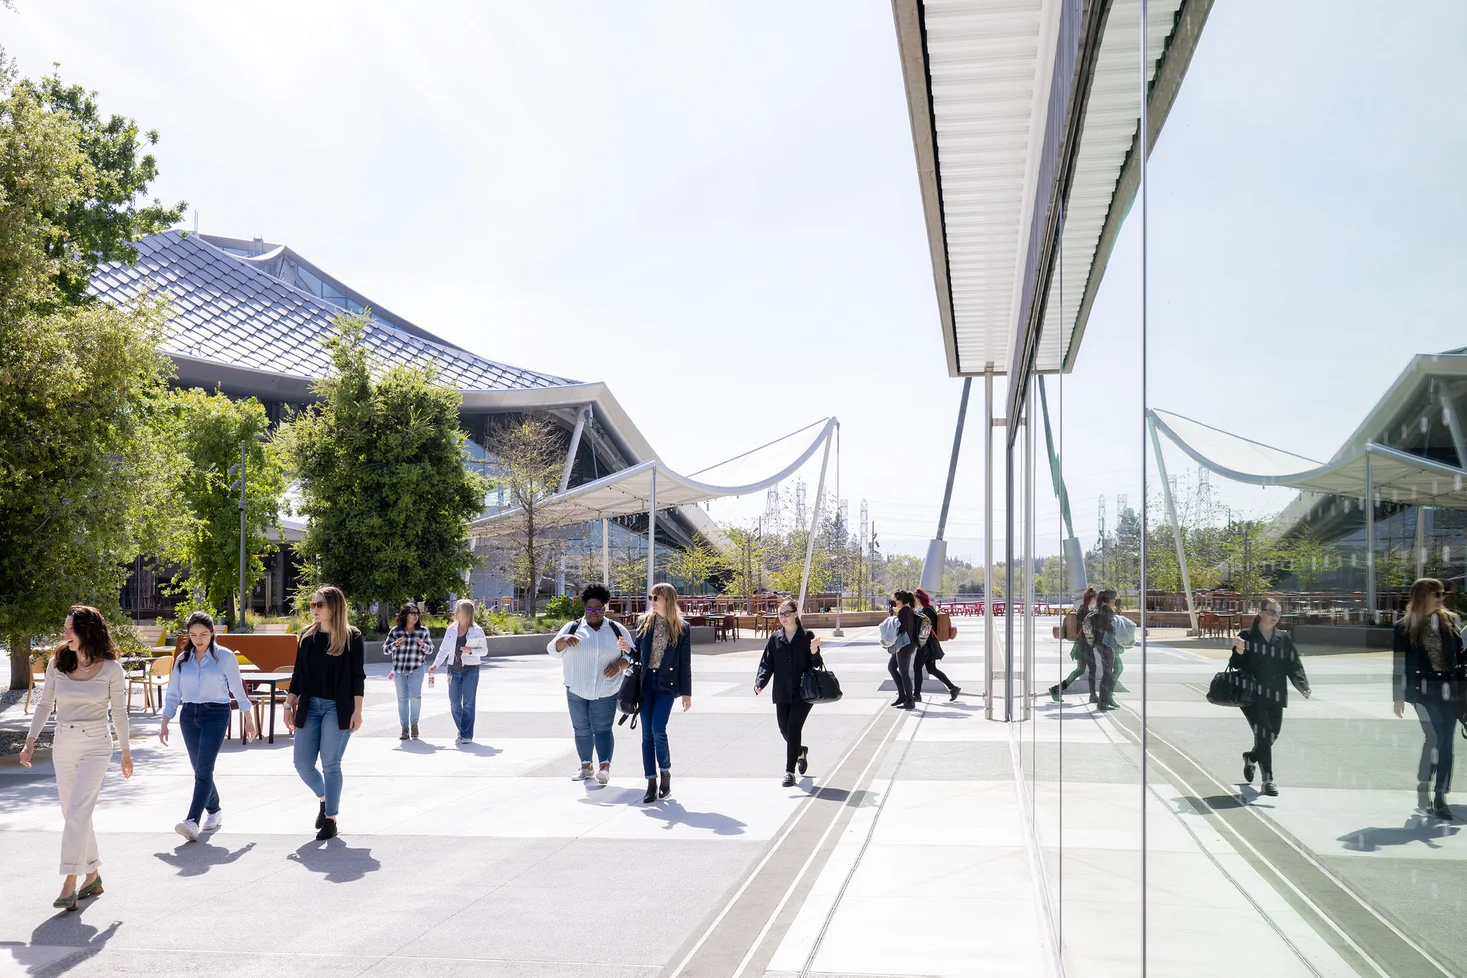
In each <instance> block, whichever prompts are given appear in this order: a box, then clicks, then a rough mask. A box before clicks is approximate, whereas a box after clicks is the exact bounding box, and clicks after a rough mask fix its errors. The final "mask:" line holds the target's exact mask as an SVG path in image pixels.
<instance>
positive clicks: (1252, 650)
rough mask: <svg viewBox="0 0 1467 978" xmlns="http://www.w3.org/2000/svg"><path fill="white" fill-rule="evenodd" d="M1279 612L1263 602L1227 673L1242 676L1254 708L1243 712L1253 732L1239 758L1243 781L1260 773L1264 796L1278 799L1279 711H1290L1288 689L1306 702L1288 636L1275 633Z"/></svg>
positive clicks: (1299, 663)
mask: <svg viewBox="0 0 1467 978" xmlns="http://www.w3.org/2000/svg"><path fill="white" fill-rule="evenodd" d="M1282 613H1283V606H1281V605H1280V604H1279V603H1278V602H1277V601H1264V602H1263V604H1262V605H1261V606H1259V609H1258V614H1257V615H1256V616H1255V617H1254V618H1253V624H1252V625H1250V626H1249V627H1248V629H1247V630H1246V631H1244V632H1242V633H1241V634H1239V635H1238V637H1237V638H1235V639H1233V655H1232V658H1231V659H1229V660H1228V667H1229V668H1232V669H1237V670H1239V671H1241V672H1244V673H1246V674H1247V675H1248V676H1249V677H1250V679H1251V682H1248V683H1246V684H1244V688H1245V689H1247V690H1248V691H1249V692H1251V693H1252V694H1253V703H1252V704H1251V705H1249V706H1245V707H1243V716H1245V717H1247V719H1248V725H1249V726H1250V727H1252V728H1253V749H1252V750H1249V751H1244V752H1243V780H1244V781H1247V782H1248V783H1249V784H1252V783H1253V769H1254V768H1255V767H1258V768H1261V769H1262V770H1263V789H1262V790H1263V793H1264V794H1265V795H1270V796H1271V795H1277V794H1278V793H1279V789H1278V786H1277V785H1275V784H1274V781H1273V742H1274V741H1276V740H1278V739H1279V730H1280V729H1282V728H1283V725H1284V707H1286V706H1288V705H1289V683H1293V684H1294V688H1295V689H1297V690H1298V691H1299V692H1300V693H1303V694H1304V698H1305V699H1308V698H1309V677H1308V676H1306V675H1304V662H1303V660H1302V659H1300V658H1299V650H1298V649H1296V648H1294V640H1293V639H1292V638H1290V637H1289V633H1288V632H1285V631H1283V630H1281V629H1280V628H1279V627H1278V624H1279V615H1281V614H1282Z"/></svg>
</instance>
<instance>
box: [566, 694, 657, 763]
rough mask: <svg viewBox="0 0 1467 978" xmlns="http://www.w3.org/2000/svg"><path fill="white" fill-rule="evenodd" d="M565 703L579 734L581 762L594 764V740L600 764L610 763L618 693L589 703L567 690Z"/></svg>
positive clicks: (572, 723) (577, 744)
mask: <svg viewBox="0 0 1467 978" xmlns="http://www.w3.org/2000/svg"><path fill="white" fill-rule="evenodd" d="M565 701H566V703H567V704H569V706H570V715H571V727H572V728H573V729H574V730H575V732H576V753H577V754H579V755H580V756H581V763H582V764H590V763H591V745H592V743H593V741H594V743H595V746H596V754H597V756H598V757H600V758H601V763H602V764H610V763H611V751H612V749H613V748H614V747H615V746H616V738H615V737H613V736H612V735H611V723H612V721H613V720H615V719H616V694H615V693H613V694H611V695H610V696H603V697H601V698H600V699H596V700H588V699H585V698H583V697H580V696H577V695H576V694H575V693H572V692H571V691H570V690H569V689H567V690H566V691H565ZM663 722H664V723H665V722H666V721H663ZM664 739H665V738H664Z"/></svg>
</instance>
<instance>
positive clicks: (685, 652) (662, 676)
mask: <svg viewBox="0 0 1467 978" xmlns="http://www.w3.org/2000/svg"><path fill="white" fill-rule="evenodd" d="M652 632H653V629H652V628H651V627H650V626H649V627H648V628H647V630H646V631H645V632H643V633H642V634H640V635H638V636H637V641H636V642H635V643H634V647H633V648H632V658H633V659H634V660H635V661H636V662H637V663H638V664H640V663H643V662H650V661H651V659H652ZM653 692H659V693H671V694H672V695H674V696H692V695H693V630H692V629H691V628H689V627H688V623H687V622H686V621H684V622H683V633H682V635H680V636H678V640H677V641H676V642H670V643H668V646H667V649H666V650H665V651H664V652H663V653H662V665H661V666H660V667H659V668H658V669H657V671H656V672H653V671H652V670H650V669H643V670H642V696H643V697H644V698H645V697H646V696H647V695H648V694H650V693H653Z"/></svg>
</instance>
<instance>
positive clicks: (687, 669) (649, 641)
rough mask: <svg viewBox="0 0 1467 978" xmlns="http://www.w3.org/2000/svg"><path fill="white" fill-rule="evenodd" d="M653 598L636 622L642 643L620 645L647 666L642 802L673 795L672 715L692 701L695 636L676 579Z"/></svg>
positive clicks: (659, 586)
mask: <svg viewBox="0 0 1467 978" xmlns="http://www.w3.org/2000/svg"><path fill="white" fill-rule="evenodd" d="M648 599H649V600H648V603H649V605H650V607H649V608H648V611H647V613H646V614H645V615H643V616H642V620H641V622H639V623H638V625H637V644H636V645H635V646H633V645H632V644H631V643H630V642H628V641H627V640H626V639H625V638H623V639H620V640H618V641H617V647H618V648H620V649H621V650H622V651H623V652H625V653H627V654H628V655H630V656H631V657H632V659H633V660H634V661H635V662H636V663H637V664H638V665H639V666H640V667H641V669H642V673H641V676H642V678H641V684H642V773H643V774H645V775H646V776H647V794H646V795H645V796H644V797H643V798H642V803H643V804H648V805H650V804H651V803H652V802H654V801H656V800H657V799H658V798H666V797H667V796H668V795H670V794H672V754H671V752H670V750H669V749H668V745H667V720H668V718H669V717H670V716H672V704H673V701H674V700H676V699H677V698H678V697H682V701H683V712H687V711H688V710H689V709H691V708H692V706H693V637H692V633H691V631H690V630H689V628H688V624H687V622H685V621H684V620H683V616H682V612H681V611H680V610H679V609H678V606H677V590H676V589H675V588H674V587H673V586H672V585H671V584H667V583H662V584H657V585H654V586H653V588H652V593H651V595H649V596H648ZM654 764H655V765H657V766H656V767H654V766H653V765H654ZM659 768H660V769H661V773H662V780H661V782H660V783H659V782H658V779H657V774H658V770H659Z"/></svg>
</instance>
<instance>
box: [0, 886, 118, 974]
mask: <svg viewBox="0 0 1467 978" xmlns="http://www.w3.org/2000/svg"><path fill="white" fill-rule="evenodd" d="M86 910H87V904H85V903H83V904H81V909H78V910H77V911H76V912H74V913H68V912H67V911H65V910H59V911H57V912H56V916H54V917H51V918H50V919H49V920H47V921H46V922H45V923H44V924H42V925H41V926H39V927H37V928H36V929H35V930H34V931H33V932H32V933H31V941H30V946H31V947H71V948H76V949H77V951H79V952H80V953H77V954H72V955H69V956H67V957H66V958H63V959H62V960H60V961H55V962H52V963H51V964H47V965H42V966H40V967H37V968H29V969H27V970H26V971H25V972H23V973H24V974H27V975H35V976H41V975H45V976H51V975H64V974H66V973H67V972H68V971H70V970H71V969H72V968H75V967H76V966H77V965H79V964H81V963H82V962H83V961H86V960H87V959H88V958H91V957H93V956H94V955H96V954H97V953H98V952H99V951H101V950H102V948H103V947H105V946H106V944H107V942H108V941H110V940H112V938H113V936H115V935H116V933H117V928H119V927H121V926H122V921H120V920H114V921H112V923H111V924H109V925H108V926H107V929H106V930H103V931H99V930H97V928H95V927H93V926H92V925H91V924H88V923H87V922H86V920H85V918H84V915H85V913H86ZM10 946H11V947H13V946H14V945H10ZM4 947H6V945H4V944H0V948H4Z"/></svg>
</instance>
